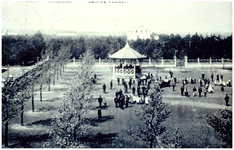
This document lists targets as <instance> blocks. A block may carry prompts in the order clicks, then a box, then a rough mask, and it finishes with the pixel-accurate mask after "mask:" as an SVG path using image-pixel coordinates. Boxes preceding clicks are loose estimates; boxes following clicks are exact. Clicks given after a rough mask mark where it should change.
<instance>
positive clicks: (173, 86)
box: [172, 83, 175, 91]
mask: <svg viewBox="0 0 234 150" xmlns="http://www.w3.org/2000/svg"><path fill="white" fill-rule="evenodd" d="M172 88H173V91H175V83H173V85H172Z"/></svg>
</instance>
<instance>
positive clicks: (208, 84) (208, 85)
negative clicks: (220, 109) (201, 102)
mask: <svg viewBox="0 0 234 150" xmlns="http://www.w3.org/2000/svg"><path fill="white" fill-rule="evenodd" d="M196 81H197V80H196V78H185V79H182V86H181V88H180V91H181V95H182V96H189V91H188V88H187V84H189V83H191V84H195V83H196ZM198 83H199V87H198V89H197V88H196V87H195V86H194V87H193V89H192V95H193V96H194V97H195V96H197V91H198V94H199V97H202V92H203V93H204V94H203V95H204V97H206V96H207V93H213V92H214V85H215V86H221V88H220V89H221V91H222V92H224V91H225V90H224V87H225V86H229V87H231V80H230V79H228V80H227V82H225V81H224V79H223V75H222V74H217V75H216V79H215V80H214V74H213V73H211V75H210V78H207V77H206V76H205V73H204V72H203V73H202V74H201V77H200V78H199V79H198ZM217 83H219V84H217ZM173 91H174V88H173Z"/></svg>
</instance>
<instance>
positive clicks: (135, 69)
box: [110, 42, 146, 79]
mask: <svg viewBox="0 0 234 150" xmlns="http://www.w3.org/2000/svg"><path fill="white" fill-rule="evenodd" d="M110 58H111V59H112V60H113V61H112V67H113V69H112V73H113V78H117V77H119V78H133V79H135V78H136V76H137V75H141V63H140V62H141V60H142V59H144V58H146V56H144V55H141V54H140V53H138V52H137V51H135V50H134V49H132V48H131V47H130V46H129V44H128V42H127V43H126V45H125V47H124V48H122V49H120V50H119V51H117V52H116V53H114V54H112V55H111V56H110Z"/></svg>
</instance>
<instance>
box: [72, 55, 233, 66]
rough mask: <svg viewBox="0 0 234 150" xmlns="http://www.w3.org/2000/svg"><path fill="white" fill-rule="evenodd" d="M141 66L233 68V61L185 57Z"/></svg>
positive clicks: (98, 62)
mask: <svg viewBox="0 0 234 150" xmlns="http://www.w3.org/2000/svg"><path fill="white" fill-rule="evenodd" d="M69 62H73V63H74V64H76V63H79V62H80V59H75V58H73V59H72V60H71V61H70V60H69ZM112 62H113V61H112V60H111V59H101V58H99V59H96V60H95V65H108V66H111V64H112ZM140 63H141V65H142V66H143V67H146V66H156V67H182V66H183V67H199V66H202V67H206V66H207V67H211V66H218V67H232V59H224V58H221V59H211V58H210V59H200V58H197V59H188V57H187V56H185V57H184V58H183V59H178V58H176V57H174V58H173V59H163V58H159V59H151V58H148V59H143V60H142V61H141V62H140Z"/></svg>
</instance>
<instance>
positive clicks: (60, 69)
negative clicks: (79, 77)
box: [59, 65, 62, 77]
mask: <svg viewBox="0 0 234 150" xmlns="http://www.w3.org/2000/svg"><path fill="white" fill-rule="evenodd" d="M59 72H60V77H61V76H62V65H60V67H59Z"/></svg>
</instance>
